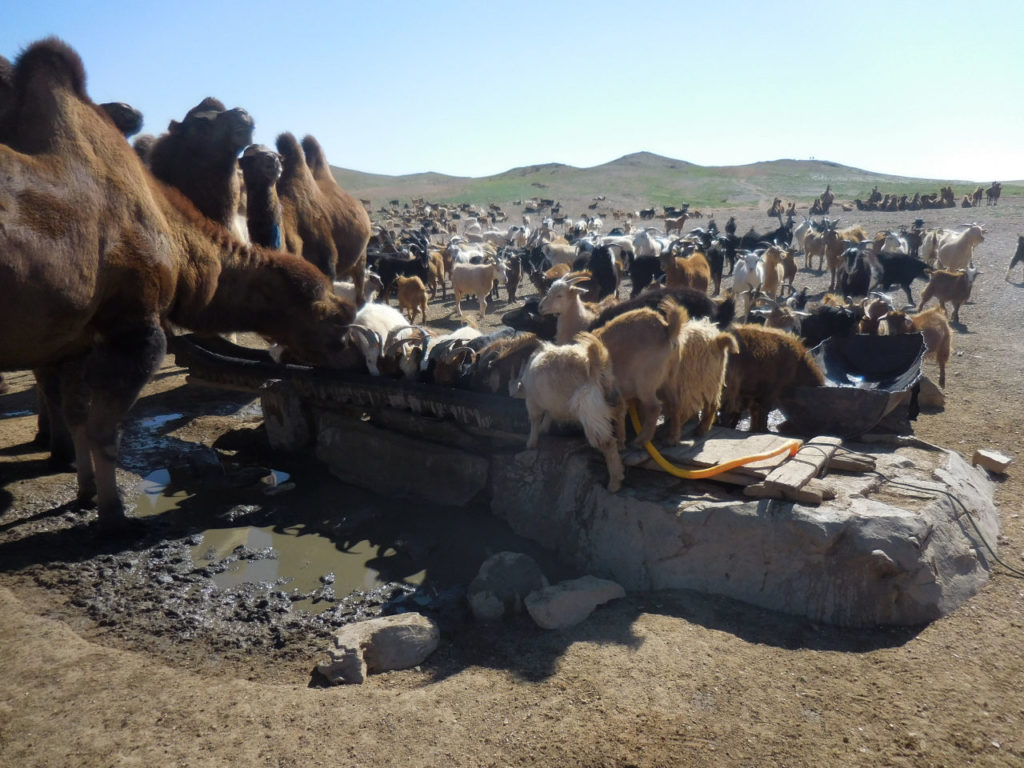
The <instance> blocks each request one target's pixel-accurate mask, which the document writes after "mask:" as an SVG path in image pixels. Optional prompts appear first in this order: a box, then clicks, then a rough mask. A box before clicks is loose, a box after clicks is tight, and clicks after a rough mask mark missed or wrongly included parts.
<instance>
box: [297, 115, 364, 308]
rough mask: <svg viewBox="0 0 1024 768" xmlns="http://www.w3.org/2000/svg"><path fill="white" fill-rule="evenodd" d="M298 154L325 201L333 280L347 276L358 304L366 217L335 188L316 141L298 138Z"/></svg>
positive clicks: (358, 205) (351, 199)
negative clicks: (333, 261)
mask: <svg viewBox="0 0 1024 768" xmlns="http://www.w3.org/2000/svg"><path fill="white" fill-rule="evenodd" d="M302 151H303V154H304V155H305V156H306V164H307V165H308V166H309V170H310V172H311V173H312V174H313V178H314V179H316V183H317V186H318V187H320V191H321V192H322V193H323V195H324V197H325V198H326V200H327V211H328V213H329V214H330V217H331V234H332V235H333V237H334V246H335V248H336V249H337V252H338V260H337V263H336V265H335V271H336V273H337V277H338V279H341V278H343V277H351V279H352V282H353V283H354V284H355V287H356V301H357V302H358V303H362V301H363V273H364V272H365V271H366V244H367V243H368V242H369V240H370V215H369V214H368V213H367V212H366V208H365V207H364V206H363V204H362V203H361V202H360V201H359V200H357V199H356V198H354V197H353V196H352V195H350V194H349V193H348V192H346V191H345V190H344V189H342V188H341V187H340V186H339V185H338V182H337V180H336V179H335V178H334V174H332V173H331V168H330V166H329V165H328V164H327V157H326V155H324V151H323V149H322V148H321V146H320V142H318V141H317V140H316V139H314V138H313V137H312V136H310V135H308V134H307V135H306V136H305V137H304V138H303V139H302Z"/></svg>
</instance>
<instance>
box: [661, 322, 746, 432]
mask: <svg viewBox="0 0 1024 768" xmlns="http://www.w3.org/2000/svg"><path fill="white" fill-rule="evenodd" d="M738 351H739V347H738V345H737V344H736V339H735V338H733V337H732V336H731V335H730V334H728V333H724V332H722V331H720V330H719V329H718V328H716V327H715V326H714V324H713V323H712V322H711V321H710V320H709V319H707V318H701V319H699V320H691V321H690V322H688V323H685V324H684V325H683V327H682V329H681V330H680V332H679V355H678V364H677V365H676V367H675V370H674V371H673V376H672V379H671V381H670V382H669V383H668V385H667V386H670V387H673V388H674V390H675V398H676V399H675V404H674V406H675V407H674V408H672V409H671V410H670V412H669V413H668V419H667V420H668V438H669V440H670V441H671V442H673V443H677V442H679V439H680V437H682V431H683V425H684V424H685V423H686V422H688V421H689V420H690V419H691V418H693V417H694V416H696V415H697V414H700V421H699V422H698V424H697V428H696V431H695V433H696V435H697V436H700V435H703V434H706V433H707V432H708V430H709V429H711V425H712V424H713V423H714V421H715V417H716V416H717V415H718V408H719V405H720V404H721V399H722V385H723V383H724V381H725V368H726V363H727V361H728V357H729V353H733V354H735V353H737V352H738Z"/></svg>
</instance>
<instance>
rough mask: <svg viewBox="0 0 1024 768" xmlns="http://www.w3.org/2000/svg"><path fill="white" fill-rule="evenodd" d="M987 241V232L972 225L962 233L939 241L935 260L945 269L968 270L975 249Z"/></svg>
mask: <svg viewBox="0 0 1024 768" xmlns="http://www.w3.org/2000/svg"><path fill="white" fill-rule="evenodd" d="M984 239H985V230H984V229H983V228H982V227H980V226H979V225H977V224H971V225H970V226H969V227H967V228H966V229H965V230H963V231H962V232H959V233H957V234H952V233H950V234H947V235H946V236H944V237H942V238H940V239H939V242H938V245H937V247H936V249H935V258H936V259H937V260H938V262H939V263H940V264H941V265H942V266H943V267H944V268H945V269H967V265H968V264H970V263H971V261H972V260H973V258H974V248H975V246H977V245H978V244H979V243H981V242H982V241H984Z"/></svg>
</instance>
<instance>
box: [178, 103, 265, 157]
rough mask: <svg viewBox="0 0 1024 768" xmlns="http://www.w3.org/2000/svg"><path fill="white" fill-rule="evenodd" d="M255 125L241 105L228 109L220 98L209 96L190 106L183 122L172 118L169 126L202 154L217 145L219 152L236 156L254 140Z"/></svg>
mask: <svg viewBox="0 0 1024 768" xmlns="http://www.w3.org/2000/svg"><path fill="white" fill-rule="evenodd" d="M254 126H255V123H254V122H253V119H252V117H251V116H250V115H249V113H248V112H246V111H245V110H244V109H242V108H241V107H235V108H234V109H225V108H224V105H223V104H222V103H221V102H219V101H218V100H217V99H214V98H210V97H207V98H205V99H203V100H202V101H201V102H200V103H199V104H197V105H196V106H194V107H193V108H192V109H190V110H189V111H188V113H187V114H186V115H185V119H184V120H182V121H181V122H180V123H179V122H178V121H177V120H172V121H171V124H170V125H169V126H168V129H167V130H168V133H171V134H176V135H177V136H178V137H179V138H180V140H181V141H183V142H184V143H185V144H187V145H188V146H189V147H190V148H195V149H196V150H197V151H198V152H200V153H201V156H202V155H206V154H208V153H209V152H210V148H211V147H215V148H217V152H218V153H223V155H224V156H225V157H227V156H228V155H230V157H231V158H232V159H234V158H235V157H236V156H237V155H238V153H239V152H241V151H242V149H244V148H245V147H247V146H249V145H250V144H252V132H253V128H254Z"/></svg>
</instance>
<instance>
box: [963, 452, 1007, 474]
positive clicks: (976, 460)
mask: <svg viewBox="0 0 1024 768" xmlns="http://www.w3.org/2000/svg"><path fill="white" fill-rule="evenodd" d="M1012 461H1013V457H1012V456H1007V455H1006V454H1004V453H999V452H998V451H991V450H987V449H985V448H979V449H978V450H976V451H975V452H974V456H973V457H972V458H971V464H974V465H975V466H978V467H981V468H983V469H987V470H988V471H989V472H996V473H997V474H1000V475H1003V474H1006V468H1007V467H1009V466H1010V463H1011V462H1012Z"/></svg>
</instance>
